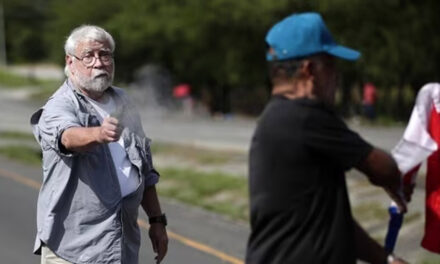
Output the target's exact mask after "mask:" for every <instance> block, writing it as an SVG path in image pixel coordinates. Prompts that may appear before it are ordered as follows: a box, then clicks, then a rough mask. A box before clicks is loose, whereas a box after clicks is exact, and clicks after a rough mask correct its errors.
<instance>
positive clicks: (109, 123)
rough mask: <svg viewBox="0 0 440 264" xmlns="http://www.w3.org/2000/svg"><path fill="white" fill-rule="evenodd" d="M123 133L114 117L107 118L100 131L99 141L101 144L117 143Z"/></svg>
mask: <svg viewBox="0 0 440 264" xmlns="http://www.w3.org/2000/svg"><path fill="white" fill-rule="evenodd" d="M121 133H122V127H121V126H120V125H119V121H118V120H117V119H116V118H114V117H106V118H104V120H103V121H102V124H101V126H100V127H99V130H98V135H97V141H98V142H99V143H109V142H116V141H118V140H119V137H120V136H121Z"/></svg>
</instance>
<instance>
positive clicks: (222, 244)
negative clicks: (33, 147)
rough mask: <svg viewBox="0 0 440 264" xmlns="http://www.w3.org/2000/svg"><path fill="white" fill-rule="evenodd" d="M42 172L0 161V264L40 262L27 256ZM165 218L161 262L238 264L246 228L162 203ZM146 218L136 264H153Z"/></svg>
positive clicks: (142, 223)
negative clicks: (166, 244) (166, 247)
mask: <svg viewBox="0 0 440 264" xmlns="http://www.w3.org/2000/svg"><path fill="white" fill-rule="evenodd" d="M40 179H41V170H40V168H38V167H32V166H26V165H23V164H19V163H17V162H13V161H10V160H7V159H5V158H1V157H0V208H1V210H2V212H3V213H2V217H1V218H0V225H1V227H2V228H1V229H0V256H1V257H0V258H1V259H0V262H1V263H9V264H23V263H39V258H38V256H34V255H33V254H32V246H33V242H34V238H35V237H34V236H35V229H36V227H35V226H36V225H35V215H36V200H37V196H38V188H39V183H40ZM162 207H163V210H164V211H165V212H166V213H167V215H168V218H169V225H168V232H169V238H170V245H169V251H168V252H169V253H168V255H167V256H166V259H165V260H164V262H163V263H175V264H178V263H207V264H210V263H212V264H220V263H232V264H239V263H242V262H241V260H242V259H243V256H244V250H245V244H246V239H247V235H248V228H247V226H246V225H243V224H239V223H236V222H232V221H229V220H227V219H225V218H223V217H221V216H218V215H215V214H211V213H208V212H205V211H203V210H200V209H198V208H193V207H189V206H186V205H185V206H184V205H182V204H179V203H176V202H173V201H169V200H163V199H162ZM146 222H147V221H146V215H145V214H144V213H141V217H140V219H139V224H140V227H141V230H142V242H141V243H142V247H141V251H140V263H153V262H152V260H153V252H152V250H151V246H150V242H149V240H148V234H147V228H148V226H147V224H146Z"/></svg>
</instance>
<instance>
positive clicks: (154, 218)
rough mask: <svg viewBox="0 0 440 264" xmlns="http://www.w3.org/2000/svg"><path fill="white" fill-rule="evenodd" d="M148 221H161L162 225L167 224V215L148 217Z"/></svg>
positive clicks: (152, 222)
mask: <svg viewBox="0 0 440 264" xmlns="http://www.w3.org/2000/svg"><path fill="white" fill-rule="evenodd" d="M148 222H149V223H150V225H151V224H154V223H161V224H163V225H164V226H166V225H167V224H168V222H167V217H166V215H165V214H161V215H158V216H152V217H149V218H148Z"/></svg>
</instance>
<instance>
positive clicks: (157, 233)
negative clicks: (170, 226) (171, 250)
mask: <svg viewBox="0 0 440 264" xmlns="http://www.w3.org/2000/svg"><path fill="white" fill-rule="evenodd" d="M141 205H142V208H143V209H144V211H145V213H147V215H148V217H150V218H151V217H155V216H160V215H162V210H161V209H160V204H159V198H158V197H157V192H156V187H155V185H151V186H148V187H146V188H145V190H144V196H143V198H142V202H141ZM148 233H149V235H150V239H151V243H152V245H153V251H154V252H155V253H157V256H156V257H155V259H156V263H160V262H161V261H162V259H163V258H164V257H165V255H166V253H167V250H168V236H167V231H166V229H165V224H163V223H152V224H150V230H149V232H148Z"/></svg>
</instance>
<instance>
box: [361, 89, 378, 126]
mask: <svg viewBox="0 0 440 264" xmlns="http://www.w3.org/2000/svg"><path fill="white" fill-rule="evenodd" d="M376 99H377V93H376V86H374V84H372V83H366V84H365V85H364V87H363V97H362V108H363V112H364V116H365V117H367V118H368V119H369V120H374V119H375V118H376V109H375V105H376Z"/></svg>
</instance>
